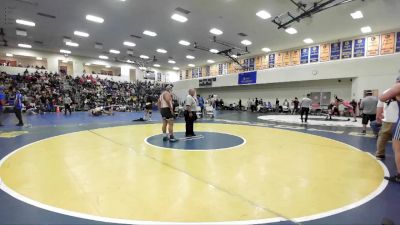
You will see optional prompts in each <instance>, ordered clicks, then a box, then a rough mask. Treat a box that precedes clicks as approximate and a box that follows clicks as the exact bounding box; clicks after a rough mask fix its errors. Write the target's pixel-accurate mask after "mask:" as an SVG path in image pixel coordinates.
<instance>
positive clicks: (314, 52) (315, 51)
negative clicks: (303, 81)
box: [310, 46, 319, 63]
mask: <svg viewBox="0 0 400 225" xmlns="http://www.w3.org/2000/svg"><path fill="white" fill-rule="evenodd" d="M318 61H319V46H314V47H311V48H310V63H314V62H318Z"/></svg>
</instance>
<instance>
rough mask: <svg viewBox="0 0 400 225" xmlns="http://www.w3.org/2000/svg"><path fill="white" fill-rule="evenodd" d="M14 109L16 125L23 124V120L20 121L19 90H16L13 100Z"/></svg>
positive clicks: (20, 104) (20, 102) (20, 103)
mask: <svg viewBox="0 0 400 225" xmlns="http://www.w3.org/2000/svg"><path fill="white" fill-rule="evenodd" d="M14 111H15V116H17V119H18V124H17V126H19V127H22V126H24V122H23V121H22V94H21V92H20V91H19V90H17V91H16V94H15V100H14Z"/></svg>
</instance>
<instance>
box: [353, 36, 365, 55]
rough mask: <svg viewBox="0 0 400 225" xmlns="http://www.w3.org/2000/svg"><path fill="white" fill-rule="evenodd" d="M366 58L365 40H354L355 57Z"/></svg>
mask: <svg viewBox="0 0 400 225" xmlns="http://www.w3.org/2000/svg"><path fill="white" fill-rule="evenodd" d="M364 56H365V38H360V39H355V40H354V53H353V57H354V58H356V57H364Z"/></svg>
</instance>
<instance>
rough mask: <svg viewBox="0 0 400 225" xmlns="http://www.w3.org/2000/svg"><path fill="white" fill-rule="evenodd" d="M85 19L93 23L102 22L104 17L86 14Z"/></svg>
mask: <svg viewBox="0 0 400 225" xmlns="http://www.w3.org/2000/svg"><path fill="white" fill-rule="evenodd" d="M86 20H89V21H92V22H95V23H103V22H104V19H103V18H101V17H98V16H93V15H86Z"/></svg>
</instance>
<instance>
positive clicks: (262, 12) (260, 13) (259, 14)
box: [256, 10, 271, 20]
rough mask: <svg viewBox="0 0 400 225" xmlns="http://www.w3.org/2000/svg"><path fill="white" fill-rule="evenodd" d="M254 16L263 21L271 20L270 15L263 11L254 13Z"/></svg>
mask: <svg viewBox="0 0 400 225" xmlns="http://www.w3.org/2000/svg"><path fill="white" fill-rule="evenodd" d="M256 15H257V16H258V17H260V18H261V19H263V20H266V19H269V18H271V14H269V12H267V11H265V10H261V11H259V12H258V13H256Z"/></svg>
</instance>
